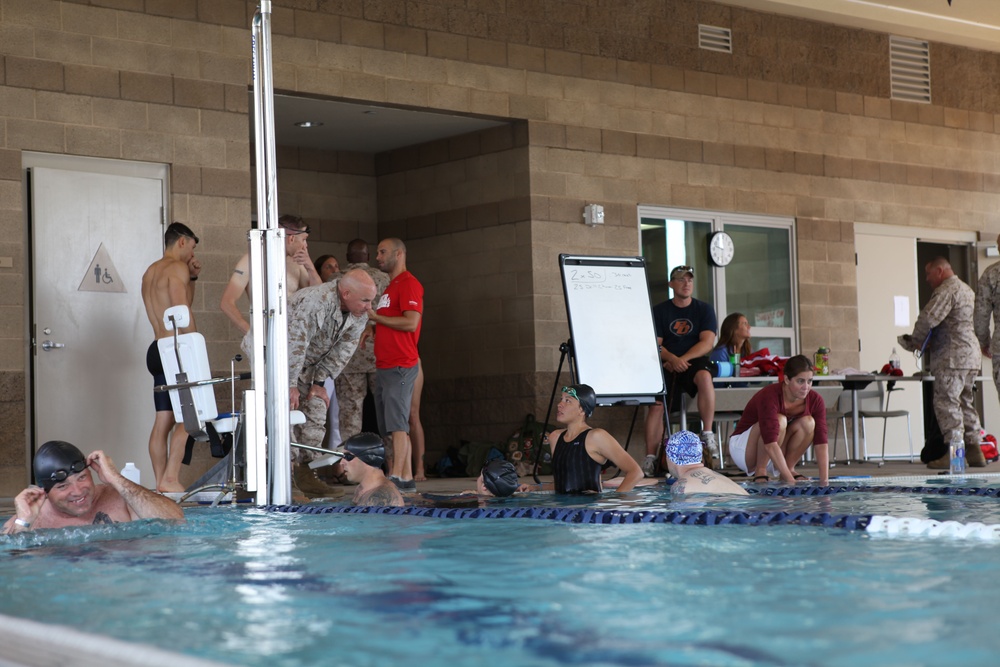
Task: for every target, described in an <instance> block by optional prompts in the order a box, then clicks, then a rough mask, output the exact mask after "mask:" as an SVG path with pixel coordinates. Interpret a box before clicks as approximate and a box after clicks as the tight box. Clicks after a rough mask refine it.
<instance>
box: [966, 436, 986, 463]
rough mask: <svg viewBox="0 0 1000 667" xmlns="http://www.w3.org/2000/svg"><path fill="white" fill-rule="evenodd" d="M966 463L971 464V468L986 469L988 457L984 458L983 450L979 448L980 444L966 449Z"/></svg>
mask: <svg viewBox="0 0 1000 667" xmlns="http://www.w3.org/2000/svg"><path fill="white" fill-rule="evenodd" d="M965 461H966V462H967V463H968V464H969V467H970V468H985V467H986V457H985V456H983V448H982V447H980V446H979V443H978V442H977V443H976V444H974V445H972V446H971V447H970V446H968V445H967V446H966V447H965Z"/></svg>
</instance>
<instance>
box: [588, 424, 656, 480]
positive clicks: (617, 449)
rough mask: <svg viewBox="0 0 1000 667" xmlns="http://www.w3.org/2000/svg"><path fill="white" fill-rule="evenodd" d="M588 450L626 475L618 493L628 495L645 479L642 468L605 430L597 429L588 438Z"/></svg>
mask: <svg viewBox="0 0 1000 667" xmlns="http://www.w3.org/2000/svg"><path fill="white" fill-rule="evenodd" d="M587 448H588V450H590V449H591V448H593V449H592V451H594V452H595V453H597V454H599V455H600V456H603V457H604V458H605V460H608V461H611V462H612V463H614V464H615V465H616V466H618V468H619V470H621V471H622V472H623V473H625V479H624V480H622V482H621V484H619V485H618V489H617V490H618V493H626V492H628V491H631V490H632V489H633V488H635V485H636V483H637V482H638V481H639V480H640V479H642V478H643V475H642V468H640V467H639V464H638V463H636V462H635V459H633V458H632V457H631V456H629V454H628V452H626V451H625V450H624V449H622V446H621V445H620V444H618V441H617V440H615V439H614V437H613V436H612V435H611V434H610V433H608V432H607V431H605V430H604V429H603V428H595V429H594V430H593V431H591V432H590V435H589V436H587Z"/></svg>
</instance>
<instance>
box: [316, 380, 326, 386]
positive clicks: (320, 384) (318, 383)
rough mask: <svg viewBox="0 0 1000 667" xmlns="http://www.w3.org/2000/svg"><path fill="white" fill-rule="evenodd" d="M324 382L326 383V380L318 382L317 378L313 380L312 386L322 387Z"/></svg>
mask: <svg viewBox="0 0 1000 667" xmlns="http://www.w3.org/2000/svg"><path fill="white" fill-rule="evenodd" d="M325 384H326V382H319V381H318V380H313V386H314V387H322V386H324V385H325Z"/></svg>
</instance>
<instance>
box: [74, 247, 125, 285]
mask: <svg viewBox="0 0 1000 667" xmlns="http://www.w3.org/2000/svg"><path fill="white" fill-rule="evenodd" d="M77 291H79V292H127V291H128V290H126V289H125V283H124V282H123V281H122V279H121V275H119V273H118V269H116V268H115V265H114V262H112V261H111V255H109V254H108V251H107V250H105V248H104V244H103V243H102V244H101V245H100V247H99V248H98V249H97V253H95V254H94V259H92V260H91V261H90V266H89V267H88V268H87V273H86V274H84V276H83V280H82V281H81V282H80V287H79V288H78V289H77Z"/></svg>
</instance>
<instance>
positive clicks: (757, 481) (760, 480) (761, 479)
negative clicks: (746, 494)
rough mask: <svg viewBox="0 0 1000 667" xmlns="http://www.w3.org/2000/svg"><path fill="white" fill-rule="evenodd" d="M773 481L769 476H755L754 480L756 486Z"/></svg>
mask: <svg viewBox="0 0 1000 667" xmlns="http://www.w3.org/2000/svg"><path fill="white" fill-rule="evenodd" d="M770 481H771V478H770V477H768V476H767V475H755V476H754V478H753V483H754V484H767V483H768V482H770Z"/></svg>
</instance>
